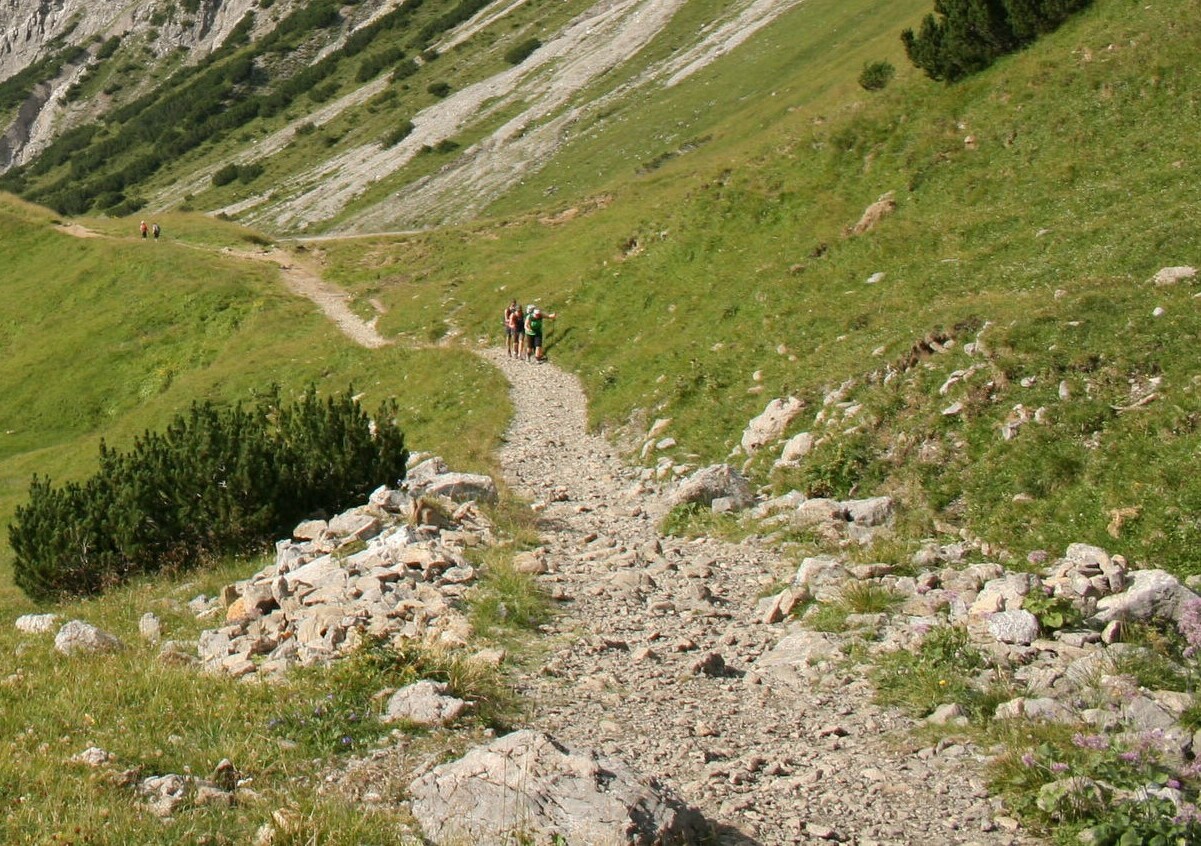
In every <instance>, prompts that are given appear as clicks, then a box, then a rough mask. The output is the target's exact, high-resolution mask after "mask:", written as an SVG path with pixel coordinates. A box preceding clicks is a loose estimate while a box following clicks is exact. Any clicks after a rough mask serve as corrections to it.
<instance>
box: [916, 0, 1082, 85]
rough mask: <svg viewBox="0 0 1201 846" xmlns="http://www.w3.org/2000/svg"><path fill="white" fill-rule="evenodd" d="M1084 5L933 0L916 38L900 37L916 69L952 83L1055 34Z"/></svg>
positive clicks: (1071, 0) (1072, 1)
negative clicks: (930, 12)
mask: <svg viewBox="0 0 1201 846" xmlns="http://www.w3.org/2000/svg"><path fill="white" fill-rule="evenodd" d="M1088 2H1089V0H934V14H931V15H926V17H925V18H923V19H922V23H921V27H920V28H919V30H918V32H917V33H916V34H915V33H914V31H913V30H912V29H906V30H905V31H904V32H902V33H901V42H902V43H903V44H904V45H905V52H906V54H908V56H909V60H910V61H911V62H913V64H914V66H915V67H918V68H921V69H922V70H923V71H925V72H926V75H927V76H929V77H930V78H931V79H934V80H942V81H945V82H956V81H958V80H960V79H963V78H964V77H967V76H969V75H971V74H973V73H977V72H978V71H981V70H984V68H986V67H988V66H989V65H991V64H992V63H993V62H994V61H995V60H996V59H997V58H998V57H1000V56H1003V55H1005V54H1006V53H1012V52H1013V51H1015V50H1018V49H1021V48H1022V47H1024V46H1025V45H1027V44H1029V43H1030V42H1031V41H1033V40H1034V39H1035V38H1037V37H1038V36H1039V35H1042V34H1044V33H1047V32H1050V31H1051V30H1053V29H1055V28H1056V27H1057V26H1059V25H1060V24H1061V23H1063V21H1064V20H1066V19H1067V17H1068V16H1069V15H1070V14H1072V13H1073V12H1075V11H1077V10H1079V9H1082V8H1084V6H1086V5H1087V4H1088Z"/></svg>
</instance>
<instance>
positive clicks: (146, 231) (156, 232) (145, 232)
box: [138, 220, 163, 241]
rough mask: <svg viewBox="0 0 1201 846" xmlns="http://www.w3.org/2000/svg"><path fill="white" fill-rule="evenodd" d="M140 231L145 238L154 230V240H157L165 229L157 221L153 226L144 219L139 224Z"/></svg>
mask: <svg viewBox="0 0 1201 846" xmlns="http://www.w3.org/2000/svg"><path fill="white" fill-rule="evenodd" d="M138 231H139V232H141V233H142V237H143V238H145V237H146V236H147V235H149V234H150V233H151V232H153V233H154V240H156V241H157V240H158V236H159V235H161V234H162V233H163V230H162V229H161V228H159V225H158V224H157V223H156V224H154V225H153V226H147V225H146V221H144V220H143V221H142V223H141V225H139V226H138Z"/></svg>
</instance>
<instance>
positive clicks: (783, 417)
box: [742, 397, 805, 455]
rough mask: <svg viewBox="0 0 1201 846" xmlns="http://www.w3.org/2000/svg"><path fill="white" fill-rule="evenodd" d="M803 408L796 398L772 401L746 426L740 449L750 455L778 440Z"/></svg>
mask: <svg viewBox="0 0 1201 846" xmlns="http://www.w3.org/2000/svg"><path fill="white" fill-rule="evenodd" d="M804 408H805V403H803V402H801V400H799V399H797V398H796V397H789V398H788V399H774V400H772V401H771V402H769V403H768V404H767V408H765V409H763V413H762V414H760V415H759V416H758V417H756V418H754V419H753V420H751V422H750V423H748V424H747V427H746V431H744V432H743V433H742V449H743V451H744V452H745V453H746V454H747V455H751V454H752V453H754V452H755V450H757V449H759V448H760V447H763V446H766V445H767V444H770V443H772V442H773V441H776V440H778V439H779V437H780V436H781V435H782V434H784V430H785V429H787V428H788V424H789V423H791V422H792V421H793V420H795V419H796V417H797V415H798V414H800V413H801V411H803V410H804Z"/></svg>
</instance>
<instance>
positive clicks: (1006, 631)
mask: <svg viewBox="0 0 1201 846" xmlns="http://www.w3.org/2000/svg"><path fill="white" fill-rule="evenodd" d="M988 631H989V632H990V633H991V634H992V636H993V637H995V638H996V639H997V640H999V641H1000V642H1001V643H1020V644H1024V645H1025V644H1030V643H1033V642H1034V641H1035V640H1037V639H1038V635H1039V625H1038V618H1037V617H1035V616H1034V615H1033V614H1031V613H1030V612H1029V611H1025V610H1022V609H1018V610H1017V611H1000V612H998V613H996V614H993V615H992V616H991V617H989V618H988Z"/></svg>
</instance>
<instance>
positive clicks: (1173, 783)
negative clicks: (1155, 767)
mask: <svg viewBox="0 0 1201 846" xmlns="http://www.w3.org/2000/svg"><path fill="white" fill-rule="evenodd" d="M1165 786H1166V787H1170V788H1172V789H1173V790H1179V789H1180V782H1178V781H1177V780H1176V779H1174V778H1170V779H1168V780H1167V782H1165Z"/></svg>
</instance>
